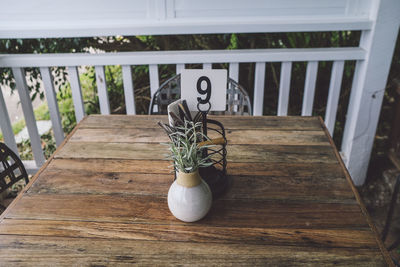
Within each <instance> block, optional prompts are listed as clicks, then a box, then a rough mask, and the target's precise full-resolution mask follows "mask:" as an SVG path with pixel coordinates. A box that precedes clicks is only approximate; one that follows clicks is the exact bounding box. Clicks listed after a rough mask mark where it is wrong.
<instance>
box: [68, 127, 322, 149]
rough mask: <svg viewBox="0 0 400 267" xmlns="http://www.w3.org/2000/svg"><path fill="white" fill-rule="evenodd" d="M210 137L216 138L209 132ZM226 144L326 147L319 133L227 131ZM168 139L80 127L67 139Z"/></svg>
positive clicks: (159, 133)
mask: <svg viewBox="0 0 400 267" xmlns="http://www.w3.org/2000/svg"><path fill="white" fill-rule="evenodd" d="M209 136H210V138H217V135H215V134H213V133H210V134H209ZM226 137H227V139H228V143H229V144H234V145H237V144H241V145H244V144H270V145H310V146H311V145H327V146H330V144H329V142H328V141H327V140H326V137H325V134H324V133H323V132H321V131H290V130H289V131H263V130H228V131H227V133H226ZM168 141H169V138H168V136H167V134H166V133H164V132H163V130H162V129H161V128H160V129H146V128H122V129H114V128H106V129H99V128H82V129H79V130H78V131H77V133H76V134H75V135H74V136H73V137H72V138H71V142H113V143H160V142H168Z"/></svg>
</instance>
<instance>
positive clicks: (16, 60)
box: [0, 47, 366, 68]
mask: <svg viewBox="0 0 400 267" xmlns="http://www.w3.org/2000/svg"><path fill="white" fill-rule="evenodd" d="M365 54H366V52H365V50H364V49H362V48H359V47H341V48H289V49H280V48H279V49H240V50H187V51H145V52H117V53H101V54H89V53H62V54H19V55H15V54H6V55H0V67H1V68H6V67H51V66H82V65H100V66H102V65H147V64H185V63H186V64H190V63H224V62H239V63H240V62H282V61H330V60H362V59H364V58H365Z"/></svg>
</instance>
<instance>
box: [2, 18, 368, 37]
mask: <svg viewBox="0 0 400 267" xmlns="http://www.w3.org/2000/svg"><path fill="white" fill-rule="evenodd" d="M57 23H58V24H66V25H67V26H64V27H62V26H58V27H50V26H48V25H49V24H51V23H50V22H48V21H41V22H35V21H32V22H31V23H30V24H27V23H26V22H24V21H14V22H13V23H12V24H3V25H0V39H5V38H39V37H40V38H44V37H46V38H66V37H89V36H105V35H108V36H113V35H166V34H167V35H171V34H218V33H219V34H221V33H259V32H264V33H266V32H310V31H347V30H349V31H351V30H356V31H358V30H368V29H371V28H372V24H373V21H372V20H370V19H369V18H368V17H359V16H337V15H336V16H317V17H315V16H312V17H310V16H308V17H294V18H293V17H278V18H276V17H275V18H263V17H253V18H248V17H242V18H241V17H235V18H233V19H232V18H206V19H204V18H199V19H196V20H190V19H187V18H180V19H171V20H162V21H159V20H147V19H143V20H141V21H137V20H129V21H118V20H114V21H110V20H106V21H98V20H95V21H87V20H84V21H81V22H79V23H71V22H70V21H64V22H63V21H62V20H61V21H57ZM83 23H84V24H85V27H82V24H83Z"/></svg>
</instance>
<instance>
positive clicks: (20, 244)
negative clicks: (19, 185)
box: [0, 236, 385, 266]
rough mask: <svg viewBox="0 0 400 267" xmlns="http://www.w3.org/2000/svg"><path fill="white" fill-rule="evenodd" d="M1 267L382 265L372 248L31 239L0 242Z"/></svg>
mask: <svg viewBox="0 0 400 267" xmlns="http://www.w3.org/2000/svg"><path fill="white" fill-rule="evenodd" d="M0 247H1V248H2V249H1V250H0V262H1V263H0V265H3V266H10V265H12V266H18V265H19V266H22V265H23V266H26V265H28V266H39V265H42V266H43V265H47V266H55V265H57V266H60V265H62V266H71V265H75V266H76V265H88V266H89V265H90V266H107V265H116V264H117V265H118V264H125V265H128V264H130V265H132V264H137V265H148V264H149V263H151V264H152V265H155V266H157V265H163V266H171V265H173V266H176V265H201V266H210V265H257V266H265V265H272V266H278V265H279V266H289V265H290V266H303V265H315V266H349V265H351V266H385V264H384V263H383V262H382V257H381V255H380V253H379V252H376V251H374V250H371V249H348V248H329V249H327V248H307V247H304V248H300V249H299V248H298V247H294V246H284V247H280V246H265V245H262V246H260V245H252V244H248V245H245V246H244V245H243V244H220V243H195V242H174V243H173V245H171V242H162V241H137V240H112V239H107V240H104V239H92V238H90V239H87V238H86V239H85V238H62V237H46V238H37V237H35V236H5V237H4V238H2V239H0Z"/></svg>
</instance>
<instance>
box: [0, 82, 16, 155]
mask: <svg viewBox="0 0 400 267" xmlns="http://www.w3.org/2000/svg"><path fill="white" fill-rule="evenodd" d="M2 89H3V88H2V87H0V129H1V133H2V134H3V138H4V142H5V144H6V145H7V146H8V147H9V148H10V149H11V150H12V151H14V153H15V154H16V155H19V152H18V147H17V143H16V142H15V136H14V132H13V130H12V126H11V121H10V116H9V115H8V111H7V106H6V103H5V101H4V97H3V92H2Z"/></svg>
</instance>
